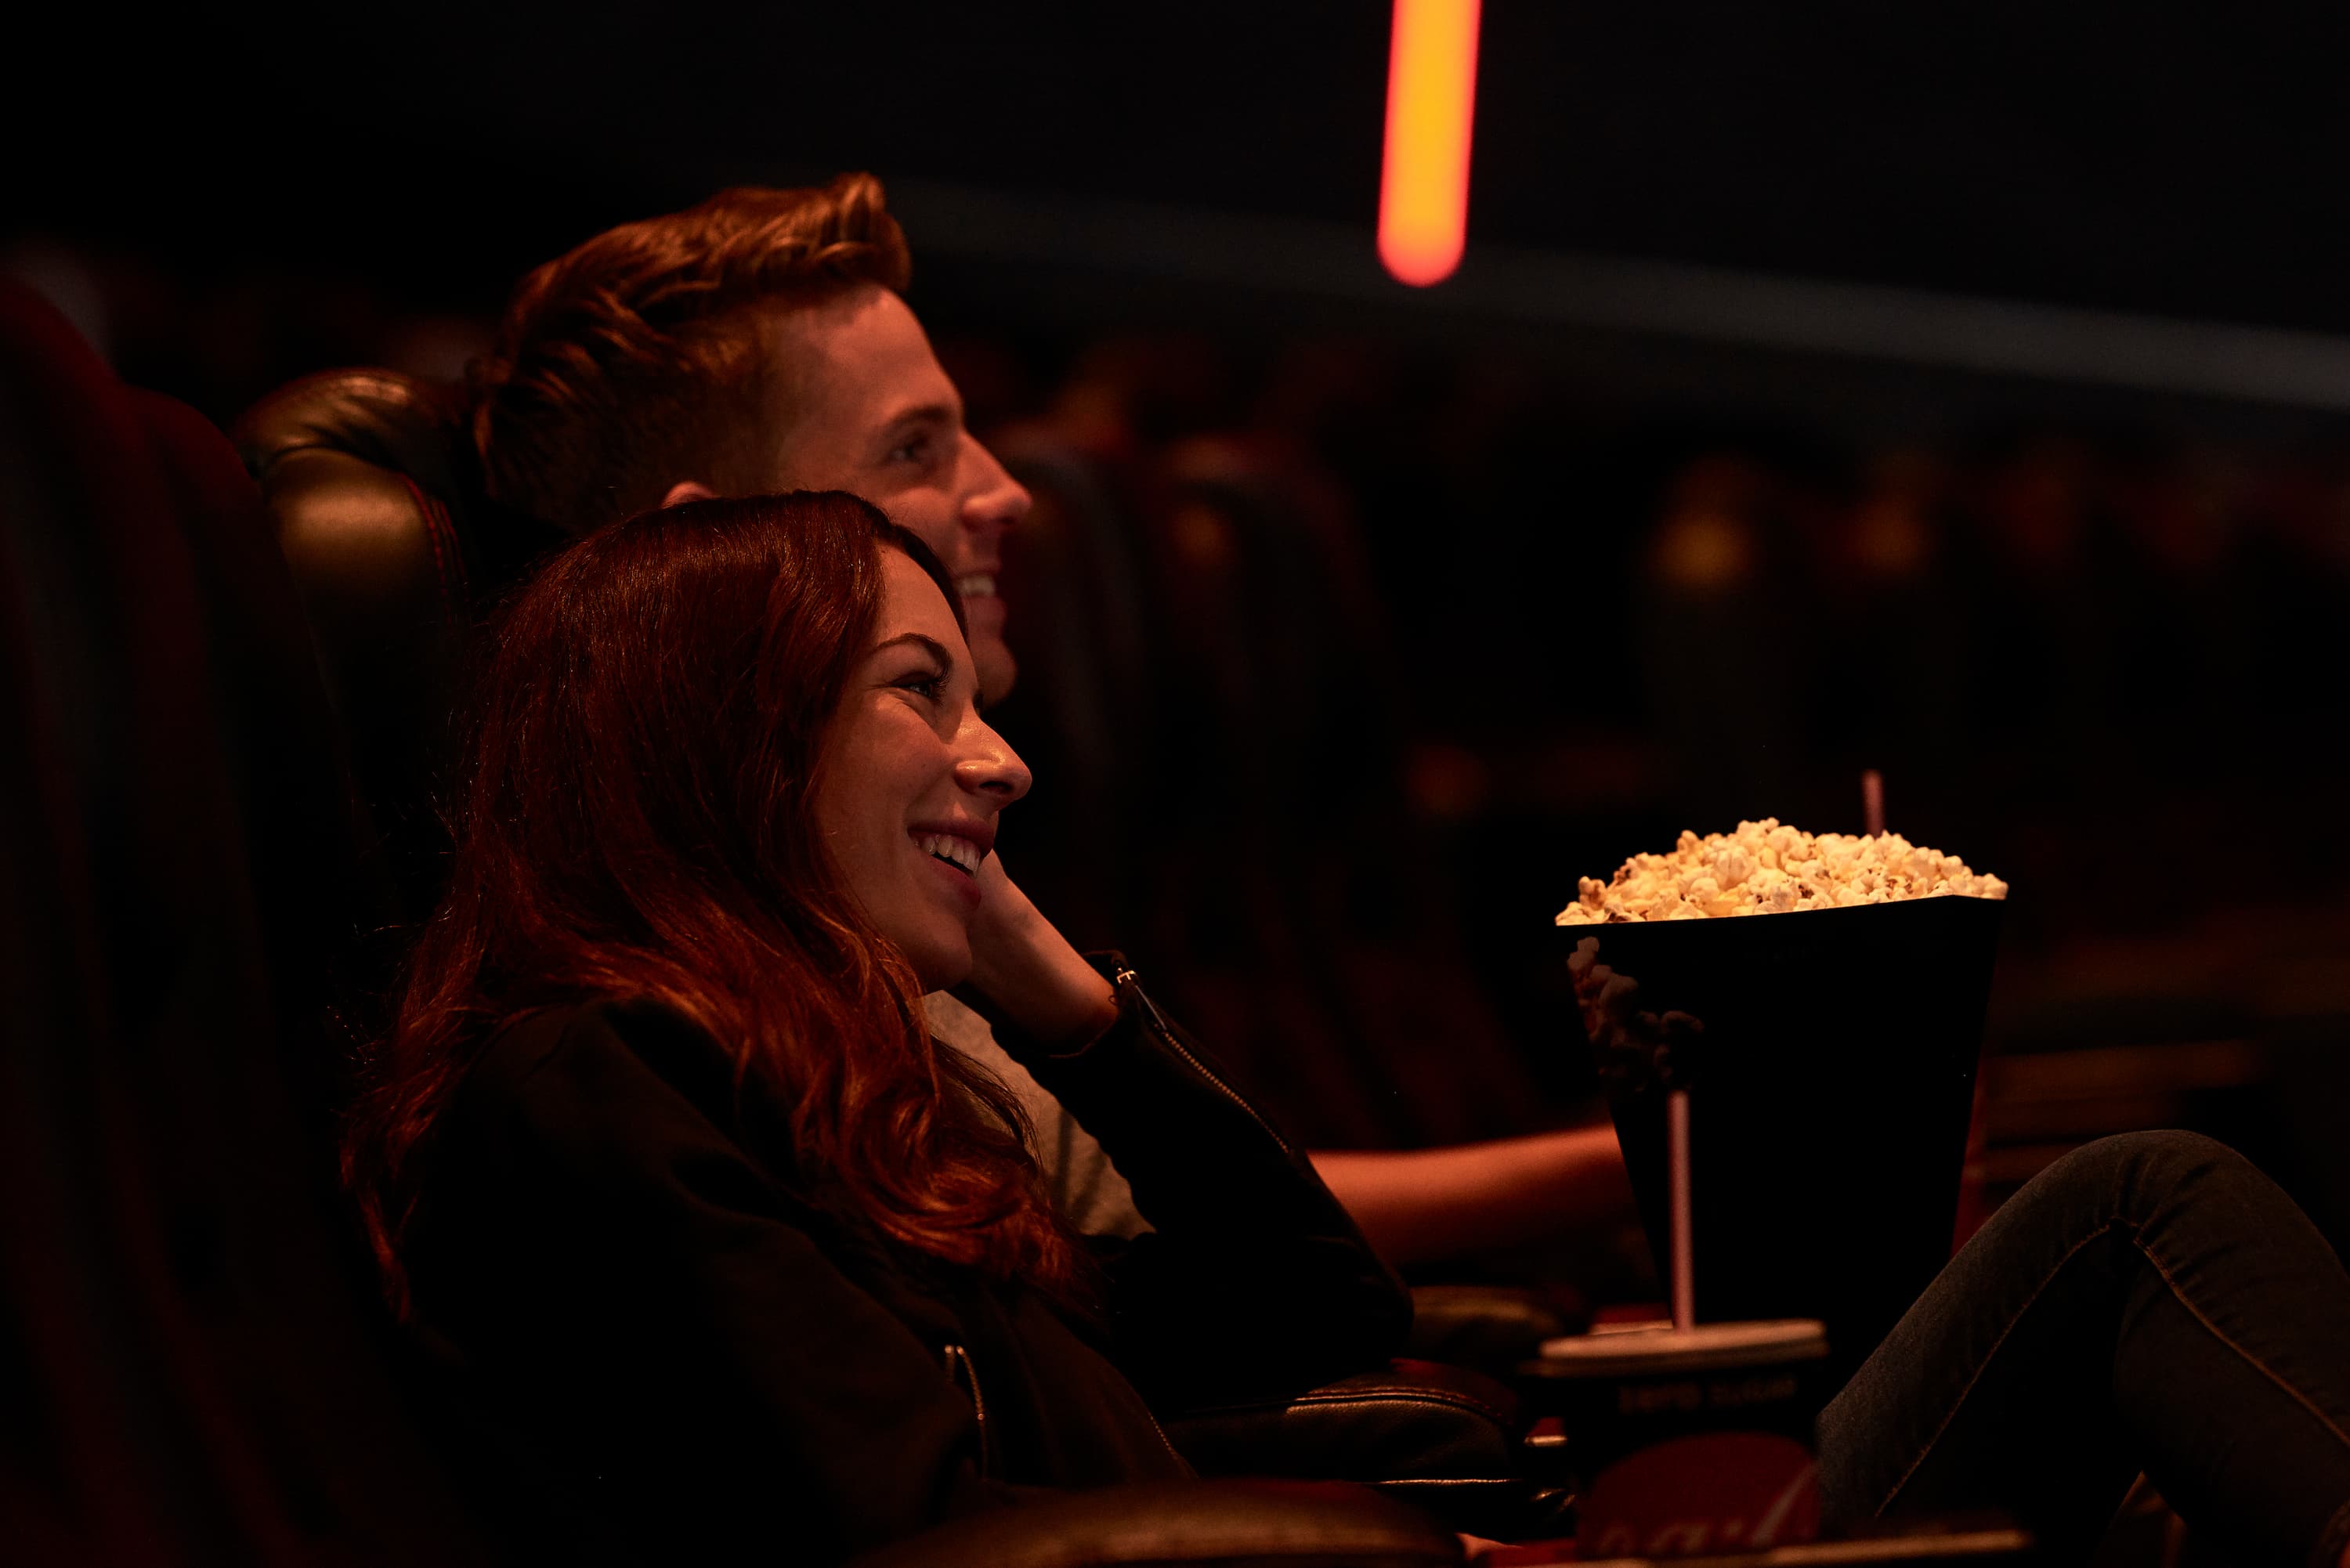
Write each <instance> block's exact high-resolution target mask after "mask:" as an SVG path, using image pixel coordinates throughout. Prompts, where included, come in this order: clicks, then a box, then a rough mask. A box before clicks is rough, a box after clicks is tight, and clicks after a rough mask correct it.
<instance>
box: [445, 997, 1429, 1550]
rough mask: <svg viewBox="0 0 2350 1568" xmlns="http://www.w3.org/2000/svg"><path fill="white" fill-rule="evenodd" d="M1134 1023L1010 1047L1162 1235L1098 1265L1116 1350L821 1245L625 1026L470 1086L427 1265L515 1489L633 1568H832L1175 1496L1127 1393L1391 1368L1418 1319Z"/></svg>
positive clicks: (1176, 1039)
mask: <svg viewBox="0 0 2350 1568" xmlns="http://www.w3.org/2000/svg"><path fill="white" fill-rule="evenodd" d="M1121 972H1122V971H1121ZM1118 1002H1119V1007H1118V1022H1117V1023H1115V1024H1114V1025H1113V1026H1112V1027H1111V1028H1110V1029H1109V1030H1108V1031H1107V1033H1104V1034H1103V1035H1102V1036H1101V1037H1100V1038H1099V1039H1097V1040H1096V1041H1095V1042H1094V1043H1093V1044H1090V1045H1088V1046H1087V1047H1086V1048H1085V1049H1084V1050H1082V1051H1079V1052H1077V1053H1075V1054H1071V1055H1067V1056H1063V1057H1050V1056H1046V1055H1045V1054H1043V1053H1042V1052H1041V1051H1038V1050H1036V1049H1035V1047H1034V1046H1033V1044H1029V1043H1025V1042H1022V1041H1020V1040H1019V1039H1018V1038H1017V1037H1016V1035H1014V1036H1013V1037H1011V1038H1007V1039H1006V1040H1005V1044H1006V1046H1007V1048H1008V1049H1010V1050H1012V1051H1013V1052H1014V1054H1017V1055H1018V1056H1019V1057H1020V1058H1021V1059H1022V1060H1023V1061H1024V1063H1026V1064H1028V1065H1029V1066H1030V1067H1031V1069H1032V1071H1034V1072H1035V1075H1036V1076H1037V1077H1038V1078H1039V1079H1040V1080H1041V1081H1043V1082H1044V1084H1045V1086H1046V1087H1047V1088H1048V1089H1050V1090H1051V1091H1052V1092H1053V1093H1054V1094H1055V1096H1058V1097H1059V1098H1060V1099H1061V1100H1062V1101H1063V1102H1064V1103H1066V1105H1067V1106H1069V1108H1070V1109H1071V1110H1072V1111H1073V1112H1074V1113H1076V1116H1078V1117H1079V1118H1080V1119H1082V1120H1083V1122H1084V1123H1085V1125H1086V1126H1087V1127H1089V1128H1091V1129H1093V1130H1094V1132H1095V1133H1096V1135H1097V1137H1100V1139H1101V1141H1102V1142H1103V1144H1104V1145H1105V1146H1106V1147H1108V1148H1109V1149H1110V1151H1111V1152H1112V1154H1113V1156H1114V1157H1115V1158H1116V1159H1117V1160H1118V1168H1120V1169H1121V1170H1122V1171H1124V1172H1126V1173H1127V1175H1128V1179H1130V1181H1131V1183H1132V1185H1133V1189H1134V1193H1135V1198H1136V1200H1137V1203H1138V1206H1139V1208H1140V1209H1141V1210H1142V1211H1143V1213H1144V1214H1145V1216H1146V1217H1148V1218H1149V1220H1150V1221H1151V1223H1152V1225H1153V1226H1154V1227H1155V1230H1154V1231H1153V1232H1151V1233H1149V1234H1146V1235H1144V1236H1141V1237H1139V1238H1137V1239H1136V1240H1134V1241H1131V1242H1128V1243H1124V1244H1123V1245H1121V1246H1119V1247H1118V1249H1117V1250H1115V1251H1111V1252H1109V1253H1107V1254H1106V1255H1105V1256H1104V1258H1103V1260H1102V1262H1103V1276H1104V1280H1105V1288H1104V1292H1103V1302H1104V1310H1103V1312H1102V1314H1101V1316H1100V1317H1099V1319H1098V1320H1088V1319H1087V1318H1086V1317H1083V1316H1080V1315H1078V1314H1070V1313H1066V1312H1064V1311H1062V1310H1060V1309H1058V1308H1056V1307H1055V1305H1053V1304H1052V1303H1050V1302H1049V1301H1048V1300H1047V1299H1046V1298H1045V1297H1044V1296H1043V1295H1042V1294H1040V1293H1037V1292H1035V1291H1033V1290H1030V1289H1027V1288H1025V1287H1024V1286H1021V1285H1019V1284H1016V1283H1014V1284H1005V1283H1002V1282H994V1281H991V1280H988V1279H984V1278H983V1277H981V1276H980V1275H978V1274H976V1273H974V1272H970V1271H967V1270H960V1269H956V1268H953V1267H951V1266H949V1265H946V1264H943V1263H941V1262H938V1261H937V1260H934V1259H931V1258H929V1257H927V1256H923V1255H920V1254H916V1253H913V1252H910V1251H908V1250H907V1249H904V1248H902V1247H897V1246H893V1245H890V1244H888V1243H885V1242H883V1241H880V1240H879V1239H878V1238H876V1237H874V1236H872V1235H871V1234H869V1233H867V1232H864V1231H861V1230H860V1229H858V1228H857V1227H853V1226H851V1225H848V1224H846V1223H844V1222H843V1221H842V1220H839V1219H838V1218H837V1216H836V1215H834V1214H831V1213H828V1212H827V1211H826V1210H825V1209H824V1208H823V1207H822V1206H821V1205H820V1204H819V1203H818V1202H816V1200H815V1198H814V1197H813V1195H812V1193H811V1191H810V1189H809V1188H808V1186H807V1184H806V1182H805V1181H804V1180H803V1179H802V1178H801V1176H800V1175H799V1174H798V1172H797V1171H796V1170H795V1162H794V1160H793V1159H792V1157H791V1151H790V1149H789V1147H788V1144H787V1143H786V1142H785V1140H784V1139H783V1137H782V1127H783V1121H782V1116H781V1114H780V1107H779V1106H776V1105H775V1103H774V1102H773V1099H772V1096H767V1095H765V1094H764V1093H762V1092H761V1091H760V1090H758V1089H757V1088H755V1087H746V1088H744V1089H743V1090H742V1091H739V1092H738V1091H737V1090H736V1089H735V1088H734V1086H733V1072H732V1068H731V1064H729V1063H728V1061H727V1059H726V1057H725V1054H723V1052H722V1051H721V1050H720V1049H719V1048H718V1046H717V1044H715V1043H714V1042H712V1040H710V1039H709V1038H708V1037H707V1036H706V1035H703V1034H702V1033H700V1032H699V1031H698V1030H696V1029H695V1028H694V1027H693V1026H691V1025H690V1024H688V1023H685V1022H684V1021H683V1020H681V1019H680V1018H678V1017H677V1016H676V1015H674V1014H672V1013H670V1012H665V1011H663V1010H661V1009H660V1008H657V1007H653V1006H650V1005H632V1006H598V1007H588V1008H582V1009H577V1010H572V1011H568V1012H556V1013H546V1014H540V1015H536V1016H534V1017H531V1018H529V1019H528V1020H526V1021H525V1022H523V1023H519V1024H517V1025H515V1026H514V1027H512V1028H510V1029H508V1030H507V1031H506V1032H505V1033H504V1034H503V1035H501V1036H500V1037H499V1038H498V1039H497V1040H496V1041H495V1042H494V1043H493V1044H492V1045H491V1047H490V1049H489V1051H488V1053H487V1054H486V1055H485V1056H484V1059H483V1060H482V1061H481V1062H480V1063H479V1064H476V1066H475V1068H474V1070H473V1072H472V1074H471V1075H469V1077H468V1079H467V1081H466V1083H465V1085H464V1086H463V1089H462V1090H461V1091H460V1094H459V1096H458V1098H457V1100H456V1102H455V1103H454V1105H453V1106H452V1108H451V1110H450V1112H449V1113H448V1115H447V1116H445V1117H444V1118H443V1120H442V1124H441V1127H440V1129H439V1131H438V1132H437V1133H436V1137H435V1140H434V1143H433V1146H432V1149H431V1151H430V1153H429V1155H428V1157H427V1158H428V1159H429V1161H430V1163H429V1166H428V1168H427V1172H426V1176H425V1182H424V1196H423V1203H422V1206H421V1209H420V1210H419V1213H418V1217H417V1220H416V1224H415V1228H414V1231H412V1241H411V1247H410V1258H409V1262H410V1272H411V1284H412V1287H413V1290H414V1293H415V1300H416V1304H417V1310H418V1314H419V1317H420V1321H421V1326H422V1328H423V1330H424V1332H425V1333H426V1334H428V1335H429V1336H430V1337H431V1338H432V1339H433V1340H434V1341H436V1342H438V1343H441V1344H442V1345H445V1346H447V1347H450V1348H451V1349H452V1351H453V1355H454V1358H455V1360H456V1361H457V1363H458V1365H459V1367H460V1374H459V1375H460V1376H461V1377H462V1379H463V1382H464V1383H465V1384H466V1385H467V1386H468V1388H469V1396H468V1397H469V1402H470V1403H471V1404H472V1405H473V1407H474V1408H475V1409H476V1410H477V1411H481V1412H485V1413H487V1415H486V1418H487V1420H488V1421H489V1422H490V1424H491V1425H493V1426H494V1427H495V1428H497V1429H498V1430H500V1431H502V1432H504V1434H506V1438H505V1440H504V1443H503V1444H502V1449H503V1451H504V1455H505V1457H506V1458H507V1459H513V1458H514V1457H515V1453H516V1452H517V1451H518V1450H521V1451H527V1453H528V1455H529V1465H530V1466H531V1468H533V1469H536V1470H538V1471H539V1472H541V1474H542V1475H544V1476H551V1477H552V1478H554V1480H555V1481H556V1486H555V1487H554V1488H553V1490H556V1491H557V1492H559V1493H561V1494H565V1495H567V1498H568V1500H569V1504H570V1507H571V1509H572V1511H574V1512H575V1513H576V1512H577V1510H578V1509H579V1508H582V1507H584V1508H585V1509H587V1511H590V1512H591V1513H592V1514H593V1515H594V1516H595V1518H596V1519H597V1520H598V1521H599V1522H598V1525H597V1526H595V1527H594V1528H593V1529H591V1530H589V1531H587V1532H584V1533H586V1534H589V1535H593V1534H594V1533H596V1532H598V1531H600V1530H606V1529H608V1530H609V1531H610V1532H612V1536H613V1539H614V1540H615V1541H617V1542H625V1543H626V1544H627V1547H628V1548H629V1551H628V1552H622V1553H618V1554H619V1555H629V1554H637V1555H644V1556H650V1557H655V1558H660V1559H667V1560H677V1561H686V1560H701V1559H704V1558H711V1559H715V1558H717V1557H720V1556H722V1555H723V1556H728V1557H731V1556H733V1555H735V1554H737V1553H747V1552H758V1553H759V1554H760V1555H763V1556H766V1555H775V1553H776V1552H777V1551H778V1547H779V1544H780V1542H781V1541H782V1540H788V1541H789V1542H792V1544H793V1545H794V1546H795V1547H796V1548H797V1550H793V1551H786V1552H784V1555H786V1556H790V1557H795V1558H804V1559H805V1560H808V1561H830V1560H834V1559H837V1558H840V1557H845V1556H848V1555H851V1554H853V1553H855V1552H858V1551H861V1550H864V1549H866V1548H868V1547H871V1546H874V1545H877V1544H879V1543H880V1542H885V1541H889V1540H892V1539H895V1538H897V1537H899V1536H903V1535H907V1534H910V1533H912V1532H916V1531H919V1530H920V1529H923V1528H925V1527H927V1526H929V1525H931V1524H935V1523H937V1522H939V1521H941V1520H943V1519H946V1518H949V1517H951V1516H953V1515H956V1514H959V1513H963V1512H967V1511H973V1510H976V1509H981V1508H985V1507H988V1506H992V1505H997V1504H1002V1503H1005V1502H1010V1501H1016V1500H1017V1499H1018V1497H1019V1495H1020V1492H1021V1490H1023V1489H1024V1488H1030V1487H1051V1488H1082V1487H1092V1486H1100V1485H1107V1484H1111V1483H1114V1482H1118V1481H1128V1480H1154V1479H1163V1478H1170V1477H1176V1476H1180V1475H1183V1474H1186V1473H1188V1472H1187V1470H1186V1468H1185V1466H1184V1464H1183V1461H1182V1460H1181V1459H1179V1458H1177V1457H1176V1455H1175V1454H1174V1452H1173V1450H1172V1449H1170V1448H1169V1447H1168V1445H1167V1443H1166V1439H1165V1438H1164V1436H1163V1435H1162V1434H1161V1432H1160V1430H1159V1426H1158V1423H1157V1421H1156V1420H1155V1419H1154V1418H1153V1417H1152V1415H1151V1412H1150V1410H1149V1407H1148V1406H1147V1404H1146V1402H1145V1399H1144V1397H1142V1396H1141V1395H1140V1394H1139V1393H1138V1388H1139V1389H1142V1390H1146V1391H1148V1392H1149V1394H1150V1395H1151V1396H1152V1397H1154V1398H1163V1399H1167V1400H1170V1401H1175V1402H1180V1403H1181V1404H1186V1405H1196V1404H1199V1403H1201V1402H1202V1401H1203V1400H1206V1399H1211V1398H1216V1397H1246V1396H1251V1395H1257V1396H1271V1395H1278V1394H1282V1393H1285V1392H1289V1391H1293V1390H1295V1389H1299V1388H1304V1387H1305V1386H1310V1385H1313V1384H1315V1383H1319V1382H1325V1381H1327V1380H1330V1379H1332V1378H1335V1377H1338V1376H1346V1375H1347V1374H1349V1373H1354V1372H1360V1371H1363V1370H1366V1369H1368V1368H1371V1367H1375V1366H1383V1365H1384V1364H1385V1362H1386V1359H1387V1358H1388V1356H1389V1355H1392V1354H1393V1353H1394V1351H1395V1350H1396V1348H1397V1346H1398V1345H1399V1344H1400V1343H1401V1340H1402V1338H1403V1335H1404V1334H1405V1332H1406V1331H1407V1329H1408V1328H1409V1318H1410V1305H1409V1297H1408V1296H1407V1295H1406V1294H1405V1293H1404V1292H1403V1291H1402V1289H1401V1287H1400V1286H1399V1284H1398V1283H1397V1282H1396V1281H1395V1279H1394V1277H1393V1276H1392V1275H1391V1274H1390V1273H1389V1272H1388V1271H1387V1269H1386V1267H1385V1266H1384V1265H1383V1264H1381V1263H1380V1262H1378V1258H1377V1257H1376V1256H1375V1255H1374V1254H1373V1253H1372V1252H1371V1251H1370V1249H1369V1248H1368V1247H1367V1245H1365V1243H1364V1242H1363V1241H1362V1238H1361V1237H1360V1235H1359V1234H1358V1233H1357V1231H1356V1230H1355V1228H1354V1225H1353V1223H1352V1221H1350V1220H1348V1219H1347V1216H1346V1213H1345V1211H1344V1210H1342V1209H1340V1207H1339V1206H1338V1204H1337V1203H1336V1200H1335V1199H1332V1198H1331V1196H1330V1194H1329V1193H1328V1191H1327V1190H1326V1189H1325V1188H1324V1187H1323V1186H1322V1184H1321V1182H1320V1180H1319V1179H1316V1178H1315V1175H1314V1173H1313V1169H1312V1167H1311V1166H1310V1165H1308V1164H1307V1162H1306V1160H1305V1157H1304V1156H1303V1155H1302V1154H1301V1153H1299V1152H1298V1151H1297V1150H1296V1149H1295V1148H1293V1147H1291V1146H1290V1145H1289V1144H1288V1143H1287V1142H1286V1141H1285V1140H1284V1139H1283V1138H1282V1137H1280V1136H1279V1135H1278V1134H1277V1133H1276V1132H1274V1129H1273V1128H1272V1127H1270V1126H1269V1125H1268V1124H1267V1123H1266V1122H1265V1121H1264V1120H1263V1118H1262V1117H1261V1116H1259V1115H1258V1114H1257V1113H1256V1112H1255V1111H1254V1110H1253V1108H1252V1107H1251V1106H1249V1105H1248V1104H1247V1102H1246V1101H1245V1100H1243V1098H1242V1097H1241V1096H1239V1095H1238V1094H1236V1093H1234V1092H1233V1091H1232V1088H1231V1087H1230V1086H1229V1085H1227V1084H1226V1083H1225V1081H1224V1080H1223V1078H1222V1075H1220V1074H1219V1073H1218V1072H1217V1071H1216V1070H1215V1069H1214V1068H1213V1067H1212V1066H1211V1065H1210V1064H1208V1062H1207V1060H1206V1059H1205V1057H1204V1056H1203V1054H1201V1051H1200V1049H1199V1047H1198V1046H1197V1045H1196V1044H1193V1043H1192V1042H1191V1041H1190V1040H1189V1039H1188V1038H1186V1037H1185V1036H1184V1035H1183V1034H1182V1033H1180V1031H1178V1030H1177V1029H1175V1028H1174V1027H1173V1026H1172V1025H1171V1024H1170V1023H1168V1022H1167V1020H1166V1019H1165V1018H1164V1017H1163V1016H1162V1015H1161V1014H1160V1013H1159V1011H1158V1010H1157V1008H1156V1007H1154V1006H1153V1005H1152V1004H1151V1003H1150V1002H1149V999H1148V998H1146V997H1145V996H1144V995H1143V994H1142V992H1141V991H1140V989H1139V987H1138V986H1137V985H1136V984H1135V983H1134V982H1133V981H1132V978H1131V977H1130V976H1122V978H1121V979H1120V980H1119V983H1118ZM542 1490H546V1489H544V1488H543V1489H542ZM779 1532H780V1534H779ZM562 1533H563V1534H565V1535H567V1536H571V1537H573V1538H574V1540H575V1541H576V1540H577V1538H578V1537H579V1536H580V1535H581V1533H583V1532H580V1530H579V1527H578V1524H577V1520H576V1519H575V1520H574V1521H572V1525H571V1528H570V1529H568V1530H566V1531H564V1532H562Z"/></svg>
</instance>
